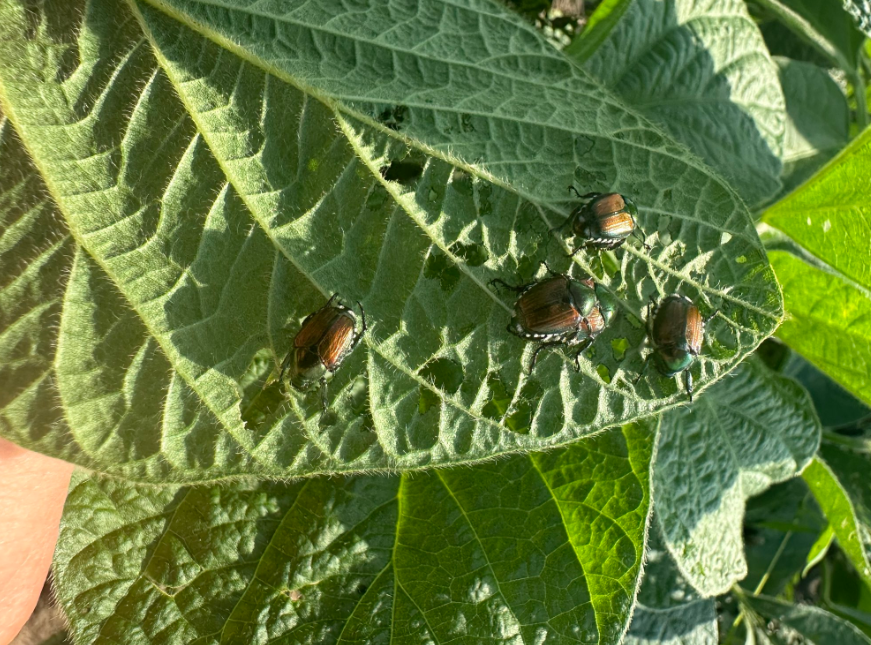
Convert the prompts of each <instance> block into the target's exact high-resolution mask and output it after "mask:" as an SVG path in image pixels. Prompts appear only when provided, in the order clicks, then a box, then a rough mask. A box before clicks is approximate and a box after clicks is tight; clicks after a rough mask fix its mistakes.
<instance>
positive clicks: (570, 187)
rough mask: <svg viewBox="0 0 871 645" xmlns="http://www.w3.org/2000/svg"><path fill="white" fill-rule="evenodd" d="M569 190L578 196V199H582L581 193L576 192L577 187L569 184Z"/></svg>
mask: <svg viewBox="0 0 871 645" xmlns="http://www.w3.org/2000/svg"><path fill="white" fill-rule="evenodd" d="M569 190H571V191H574V193H575V195H577V196H578V199H583V197H582V196H581V194H580V193H579V192H578V189H577V188H575V187H574V186H569Z"/></svg>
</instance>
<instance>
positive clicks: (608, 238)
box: [559, 186, 650, 256]
mask: <svg viewBox="0 0 871 645" xmlns="http://www.w3.org/2000/svg"><path fill="white" fill-rule="evenodd" d="M569 189H570V190H573V191H574V192H575V194H576V195H577V196H578V197H579V198H580V199H585V200H587V201H585V202H584V203H583V204H581V205H580V206H578V207H577V208H575V209H574V210H573V211H572V213H571V215H569V217H568V219H567V220H566V221H565V223H564V224H563V225H562V226H560V227H559V228H563V227H565V226H571V230H572V235H574V236H575V237H578V238H581V240H583V241H582V242H581V244H580V245H579V246H578V247H577V248H575V249H574V250H573V251H572V252H571V254H570V255H571V256H574V255H575V254H576V253H577V252H578V251H580V250H581V249H582V248H585V247H587V248H593V249H604V250H609V249H616V248H617V247H618V246H620V245H622V244H623V242H625V241H626V239H627V238H628V237H629V236H630V235H634V236H635V237H637V238H638V239H639V240H640V241H641V244H642V245H643V246H644V248H645V250H647V251H649V250H650V247H649V246H648V245H647V243H646V242H645V241H644V232H643V231H642V230H641V227H639V226H638V221H637V219H636V218H637V217H638V208H637V207H636V206H635V203H634V202H633V201H632V200H631V199H629V198H628V197H626V196H625V195H620V194H618V193H587V194H586V195H581V194H579V193H578V191H577V190H576V189H575V187H574V186H569Z"/></svg>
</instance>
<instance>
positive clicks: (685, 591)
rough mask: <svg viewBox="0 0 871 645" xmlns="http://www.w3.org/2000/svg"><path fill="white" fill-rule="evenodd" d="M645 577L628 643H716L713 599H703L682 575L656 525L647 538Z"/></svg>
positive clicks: (644, 644)
mask: <svg viewBox="0 0 871 645" xmlns="http://www.w3.org/2000/svg"><path fill="white" fill-rule="evenodd" d="M646 561H647V563H646V565H645V567H644V580H643V581H642V583H641V589H639V591H638V602H637V604H636V605H635V613H634V614H633V616H632V623H631V625H630V626H629V633H628V634H627V637H626V640H625V641H624V643H625V644H626V645H648V644H649V645H716V643H717V622H716V613H715V607H714V600H713V598H702V597H700V596H699V595H698V594H697V593H696V592H695V590H693V588H692V587H691V586H690V585H689V584H688V583H687V581H686V580H685V579H684V578H683V576H681V574H680V572H679V571H678V569H677V566H676V565H675V563H674V560H672V558H671V556H670V555H669V553H668V550H667V549H666V547H665V544H664V543H663V541H662V537H661V536H660V534H659V531H658V530H657V529H656V528H652V529H651V531H650V536H649V537H648V543H647V552H646Z"/></svg>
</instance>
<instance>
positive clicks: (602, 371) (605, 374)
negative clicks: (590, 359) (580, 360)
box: [596, 363, 611, 383]
mask: <svg viewBox="0 0 871 645" xmlns="http://www.w3.org/2000/svg"><path fill="white" fill-rule="evenodd" d="M596 372H597V373H598V374H599V377H600V378H601V379H602V380H603V381H605V383H610V382H611V370H609V369H608V368H607V367H606V366H605V365H602V364H601V363H600V364H599V365H596Z"/></svg>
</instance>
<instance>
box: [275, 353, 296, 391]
mask: <svg viewBox="0 0 871 645" xmlns="http://www.w3.org/2000/svg"><path fill="white" fill-rule="evenodd" d="M292 352H293V350H291V351H289V352H287V356H285V357H284V360H283V361H281V369H280V370H279V372H278V384H279V385H281V383H282V380H283V379H284V373H285V372H286V371H287V368H288V366H289V365H290V355H291V353H292Z"/></svg>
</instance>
